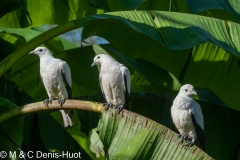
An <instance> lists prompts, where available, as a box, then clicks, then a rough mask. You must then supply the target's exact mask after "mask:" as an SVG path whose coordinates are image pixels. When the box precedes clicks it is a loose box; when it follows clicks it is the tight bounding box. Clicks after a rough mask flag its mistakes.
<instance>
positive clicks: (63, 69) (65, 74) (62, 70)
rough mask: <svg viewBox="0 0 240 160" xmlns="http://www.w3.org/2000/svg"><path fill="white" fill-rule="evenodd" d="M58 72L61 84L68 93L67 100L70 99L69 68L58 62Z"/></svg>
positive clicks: (70, 79)
mask: <svg viewBox="0 0 240 160" xmlns="http://www.w3.org/2000/svg"><path fill="white" fill-rule="evenodd" d="M59 70H60V74H61V77H62V80H63V83H64V85H65V87H66V90H67V92H68V99H71V98H72V77H71V70H70V67H69V66H68V64H67V63H66V62H64V61H62V62H59Z"/></svg>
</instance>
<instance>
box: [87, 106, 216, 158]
mask: <svg viewBox="0 0 240 160" xmlns="http://www.w3.org/2000/svg"><path fill="white" fill-rule="evenodd" d="M98 131H99V137H100V139H101V141H102V143H103V145H104V151H105V156H106V158H107V159H141V160H144V159H146V160H150V159H189V160H190V159H212V158H211V157H209V156H208V155H207V154H205V153H204V152H202V151H201V150H200V149H199V148H197V147H195V146H194V147H186V146H184V145H183V144H181V143H180V142H179V139H178V136H177V134H176V133H174V132H172V131H171V130H169V129H168V128H166V127H164V126H162V125H160V124H157V123H156V122H154V121H152V120H150V119H148V118H145V117H142V116H141V115H138V114H135V113H132V112H130V111H124V112H122V113H121V114H116V112H115V110H111V109H110V110H109V111H108V112H103V113H102V118H101V120H100V121H99V125H98ZM92 136H95V139H94V138H92V140H91V141H90V147H91V146H92V145H95V144H96V143H97V142H98V139H99V138H97V137H96V134H95V135H92ZM98 143H99V142H98Z"/></svg>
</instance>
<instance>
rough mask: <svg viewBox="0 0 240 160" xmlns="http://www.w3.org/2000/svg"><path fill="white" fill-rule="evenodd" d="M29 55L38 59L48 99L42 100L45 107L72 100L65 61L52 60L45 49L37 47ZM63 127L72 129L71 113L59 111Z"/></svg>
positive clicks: (68, 71)
mask: <svg viewBox="0 0 240 160" xmlns="http://www.w3.org/2000/svg"><path fill="white" fill-rule="evenodd" d="M29 54H36V55H38V56H39V58H40V75H41V78H42V81H43V84H44V87H45V89H46V91H47V94H48V97H49V99H46V100H44V104H45V106H48V104H49V103H52V100H54V99H58V102H59V104H60V106H62V105H63V104H64V102H65V99H71V98H72V88H71V87H72V77H71V70H70V68H69V66H68V64H67V63H66V62H65V61H62V60H60V59H57V58H54V57H53V55H52V54H51V53H50V51H49V50H48V49H47V48H45V47H37V48H36V49H35V50H34V51H32V52H30V53H29ZM60 112H61V114H62V118H63V124H64V127H66V128H68V127H72V125H73V123H72V119H71V111H70V110H60Z"/></svg>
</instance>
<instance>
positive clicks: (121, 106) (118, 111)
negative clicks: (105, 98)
mask: <svg viewBox="0 0 240 160" xmlns="http://www.w3.org/2000/svg"><path fill="white" fill-rule="evenodd" d="M115 108H116V110H117V113H118V114H119V113H120V112H121V111H122V110H123V105H120V106H116V107H115Z"/></svg>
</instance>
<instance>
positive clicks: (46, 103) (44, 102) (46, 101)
mask: <svg viewBox="0 0 240 160" xmlns="http://www.w3.org/2000/svg"><path fill="white" fill-rule="evenodd" d="M52 100H53V99H52V98H49V99H45V100H44V101H43V104H44V105H45V106H46V107H47V106H48V104H49V103H50V104H52Z"/></svg>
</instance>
